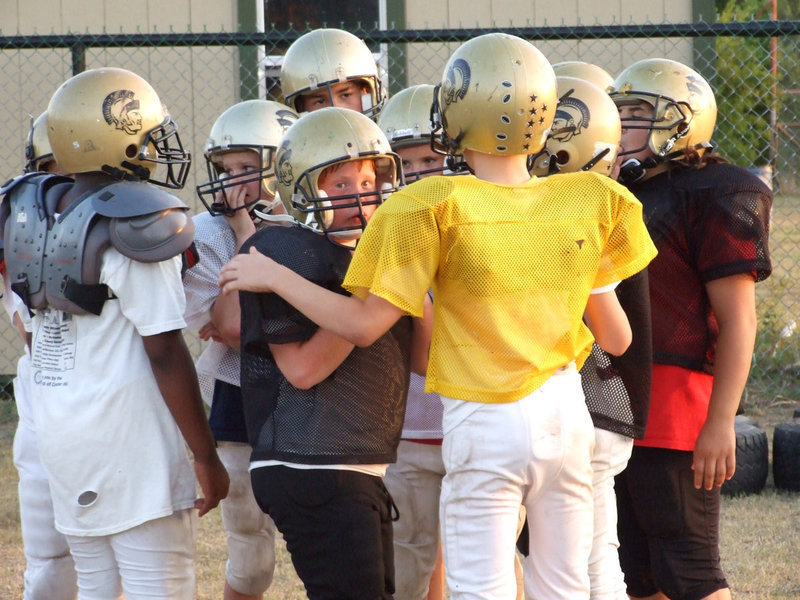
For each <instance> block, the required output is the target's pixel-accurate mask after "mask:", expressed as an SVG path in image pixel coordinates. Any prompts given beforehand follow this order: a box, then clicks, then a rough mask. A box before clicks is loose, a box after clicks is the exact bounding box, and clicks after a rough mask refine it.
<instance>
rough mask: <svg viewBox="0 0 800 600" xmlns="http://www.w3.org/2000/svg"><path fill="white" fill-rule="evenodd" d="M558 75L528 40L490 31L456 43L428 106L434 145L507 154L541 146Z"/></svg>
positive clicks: (552, 108) (553, 105)
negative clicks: (432, 99)
mask: <svg viewBox="0 0 800 600" xmlns="http://www.w3.org/2000/svg"><path fill="white" fill-rule="evenodd" d="M557 100H558V98H557V96H556V77H555V75H554V74H553V68H552V67H551V66H550V63H549V62H547V59H546V58H545V57H544V55H543V54H542V53H541V52H540V51H539V50H538V49H537V48H536V47H535V46H534V45H533V44H531V43H530V42H527V41H525V40H523V39H521V38H518V37H516V36H513V35H509V34H507V33H488V34H485V35H481V36H478V37H475V38H473V39H471V40H469V41H468V42H465V43H464V44H462V45H461V46H459V47H458V48H457V49H456V51H455V52H453V54H452V55H451V56H450V59H449V60H448V61H447V64H446V65H445V69H444V74H443V77H442V82H441V83H440V84H439V85H438V86H437V90H436V95H435V98H434V106H433V108H432V120H433V126H434V128H435V129H434V134H435V135H436V139H435V141H434V148H435V149H437V150H438V151H441V152H444V153H446V154H450V155H453V154H457V153H461V152H463V151H464V150H475V151H477V152H483V153H485V154H494V155H500V156H511V155H518V154H534V153H536V152H538V151H539V150H541V148H542V146H544V143H545V140H546V139H547V134H548V133H549V131H550V126H551V125H552V123H553V116H554V114H555V108H556V103H557Z"/></svg>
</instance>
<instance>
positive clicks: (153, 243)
mask: <svg viewBox="0 0 800 600" xmlns="http://www.w3.org/2000/svg"><path fill="white" fill-rule="evenodd" d="M167 195H169V194H167ZM109 233H110V237H111V243H112V245H113V246H114V247H115V248H116V249H117V250H119V251H120V253H122V254H124V255H125V256H127V257H128V258H132V259H133V260H137V261H139V262H160V261H162V260H167V259H169V258H172V257H173V256H177V255H179V254H180V253H182V252H183V251H184V250H186V249H187V248H188V247H189V246H191V244H192V241H193V240H194V222H193V221H192V220H191V219H190V218H189V211H188V207H187V208H186V209H183V208H170V209H167V210H164V209H160V210H159V211H158V212H153V213H150V214H145V215H141V216H136V217H129V218H119V219H116V218H115V219H111V223H110V228H109Z"/></svg>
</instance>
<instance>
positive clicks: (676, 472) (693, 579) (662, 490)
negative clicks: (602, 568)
mask: <svg viewBox="0 0 800 600" xmlns="http://www.w3.org/2000/svg"><path fill="white" fill-rule="evenodd" d="M691 466H692V453H691V452H684V451H680V450H667V449H663V448H647V447H643V446H634V448H633V454H632V455H631V459H630V461H628V467H627V468H626V469H625V471H623V472H622V473H621V474H620V475H619V476H617V478H616V483H615V490H616V495H617V509H618V511H619V521H618V523H619V524H618V530H619V541H620V548H619V559H620V565H621V566H622V571H623V572H624V573H625V583H626V585H627V587H628V595H630V596H632V597H634V598H643V597H646V596H651V595H653V594H655V593H656V592H658V591H661V592H663V593H664V594H666V595H667V596H668V597H669V598H670V600H700V599H701V598H704V597H706V596H708V595H709V594H711V593H713V592H715V591H717V590H719V589H723V588H727V587H728V584H727V582H726V581H725V574H724V573H723V572H722V568H721V566H720V559H719V506H720V490H719V488H718V487H715V488H714V489H713V490H711V491H706V490H704V489H700V490H698V489H695V487H694V472H693V471H692V469H691Z"/></svg>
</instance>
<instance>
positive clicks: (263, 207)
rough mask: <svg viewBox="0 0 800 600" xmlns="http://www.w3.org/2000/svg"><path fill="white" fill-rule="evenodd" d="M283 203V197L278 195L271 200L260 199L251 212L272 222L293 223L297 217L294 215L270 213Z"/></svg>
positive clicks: (258, 217)
mask: <svg viewBox="0 0 800 600" xmlns="http://www.w3.org/2000/svg"><path fill="white" fill-rule="evenodd" d="M281 204H282V202H281V199H280V198H279V197H278V196H277V195H276V196H275V198H273V199H272V200H271V201H267V200H259V201H258V202H256V203H255V205H254V206H253V208H252V209H251V210H250V212H251V213H252V214H253V215H254V216H255V217H256V218H257V219H260V220H261V221H269V222H271V223H291V222H293V221H294V220H295V219H294V217H293V216H292V215H287V214H280V215H273V214H270V213H271V212H272V211H273V210H274V209H275V208H276V207H278V206H280V205H281Z"/></svg>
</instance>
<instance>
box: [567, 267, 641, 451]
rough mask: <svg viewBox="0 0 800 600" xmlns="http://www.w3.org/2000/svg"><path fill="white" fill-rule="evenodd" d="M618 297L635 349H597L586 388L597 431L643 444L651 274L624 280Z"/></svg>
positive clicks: (585, 373)
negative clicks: (613, 353) (616, 352)
mask: <svg viewBox="0 0 800 600" xmlns="http://www.w3.org/2000/svg"><path fill="white" fill-rule="evenodd" d="M616 292H617V298H619V302H620V305H621V306H622V308H623V309H624V310H625V314H626V315H627V316H628V321H629V322H630V324H631V330H632V331H633V339H632V341H631V345H630V347H629V348H628V349H627V350H626V351H625V353H624V354H622V355H621V356H611V355H609V354H608V353H606V352H605V351H603V350H602V349H601V348H600V346H598V345H597V344H593V345H592V352H591V354H590V355H589V358H588V359H586V362H585V363H584V364H583V367H582V368H581V384H582V385H583V394H584V396H586V406H587V407H588V409H589V414H590V415H591V416H592V422H593V423H594V426H595V427H597V428H599V429H605V430H608V431H614V432H616V433H620V434H622V435H624V436H627V437H630V438H635V439H642V438H643V437H644V431H645V426H646V425H647V415H648V414H649V411H650V383H651V381H652V375H653V336H652V332H651V329H650V293H649V290H648V284H647V269H645V270H644V271H640V272H639V273H637V274H636V275H634V276H633V277H629V278H628V279H625V280H623V281H621V282H620V284H619V285H618V286H617V289H616Z"/></svg>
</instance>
